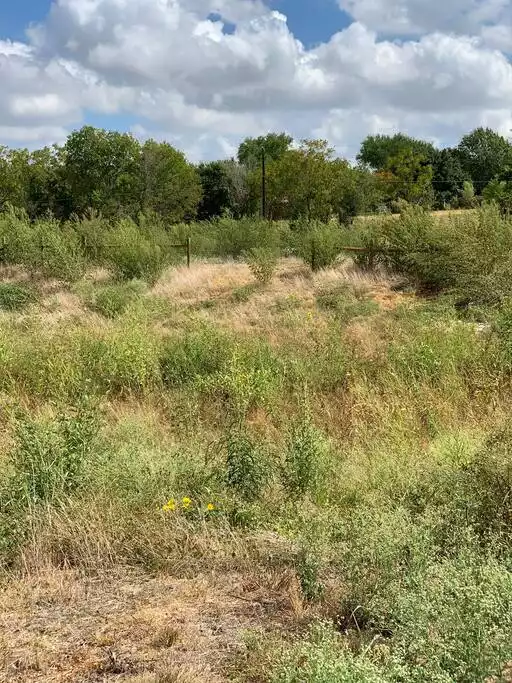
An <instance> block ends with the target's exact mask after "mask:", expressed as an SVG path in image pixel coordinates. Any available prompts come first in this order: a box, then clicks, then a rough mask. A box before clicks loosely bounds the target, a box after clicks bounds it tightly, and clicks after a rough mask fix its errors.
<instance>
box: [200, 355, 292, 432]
mask: <svg viewBox="0 0 512 683" xmlns="http://www.w3.org/2000/svg"><path fill="white" fill-rule="evenodd" d="M283 376H284V370H283V367H282V365H281V362H280V360H279V358H278V357H277V356H276V355H275V353H274V352H273V350H272V349H271V348H270V346H269V345H267V344H264V343H259V342H256V343H254V344H246V345H244V346H242V345H241V344H240V345H235V346H233V347H231V349H230V355H229V359H228V361H227V363H226V364H225V366H224V367H223V368H222V369H221V370H220V371H219V372H216V373H215V374H213V375H211V376H209V377H206V378H204V379H203V380H201V381H200V382H198V387H199V388H200V389H201V390H203V391H204V392H205V393H207V394H213V395H214V396H217V397H218V398H219V399H221V400H222V401H223V402H224V403H225V405H226V408H227V409H228V410H229V413H230V415H231V416H232V417H233V418H234V419H235V420H236V421H238V422H241V421H242V420H243V419H244V418H245V417H246V416H247V414H248V412H249V411H250V410H251V409H253V408H256V407H264V408H267V409H272V408H273V406H274V404H275V400H276V398H277V396H278V394H279V391H280V389H281V388H282V382H283Z"/></svg>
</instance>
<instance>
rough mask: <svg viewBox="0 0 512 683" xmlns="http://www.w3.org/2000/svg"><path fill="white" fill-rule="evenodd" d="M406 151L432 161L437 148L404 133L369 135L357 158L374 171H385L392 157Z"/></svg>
mask: <svg viewBox="0 0 512 683" xmlns="http://www.w3.org/2000/svg"><path fill="white" fill-rule="evenodd" d="M404 152H412V153H414V154H415V155H421V156H423V157H424V158H425V159H427V160H429V161H432V160H433V159H434V157H435V154H436V148H435V147H434V145H432V144H431V143H430V142H425V141H424V140H417V139H416V138H411V137H409V136H408V135H404V134H403V133H397V134H396V135H369V136H368V137H367V138H366V139H365V140H364V141H363V143H362V145H361V150H360V152H359V154H358V155H357V160H358V161H359V162H361V163H362V164H365V165H366V166H369V167H370V168H372V169H373V170H374V171H383V170H385V169H386V168H387V167H388V166H389V162H390V159H392V158H394V157H397V156H399V155H401V154H403V153H404Z"/></svg>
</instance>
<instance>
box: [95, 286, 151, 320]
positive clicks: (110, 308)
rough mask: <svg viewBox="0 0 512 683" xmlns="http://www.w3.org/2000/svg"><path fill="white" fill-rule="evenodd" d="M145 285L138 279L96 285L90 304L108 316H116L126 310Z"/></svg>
mask: <svg viewBox="0 0 512 683" xmlns="http://www.w3.org/2000/svg"><path fill="white" fill-rule="evenodd" d="M144 289H145V285H144V283H143V282H140V281H138V280H132V281H131V282H123V283H117V284H110V285H100V286H98V287H96V288H95V289H94V290H93V291H92V293H91V296H90V299H89V302H88V303H89V306H90V307H91V308H92V309H93V310H95V311H97V312H98V313H101V314H102V315H104V316H105V317H106V318H116V317H118V316H119V315H121V314H122V313H124V312H125V311H126V309H127V308H128V307H129V306H130V304H132V303H133V302H134V301H136V300H137V299H139V298H140V297H141V295H142V293H143V292H144Z"/></svg>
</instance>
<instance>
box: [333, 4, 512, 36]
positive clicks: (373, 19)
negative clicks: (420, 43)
mask: <svg viewBox="0 0 512 683" xmlns="http://www.w3.org/2000/svg"><path fill="white" fill-rule="evenodd" d="M338 4H339V6H340V8H341V9H343V10H344V11H345V12H347V13H348V14H350V15H351V16H352V17H354V19H355V20H356V21H360V22H362V23H364V24H365V25H366V26H368V27H369V28H372V29H374V30H376V31H379V32H380V33H388V34H394V35H414V34H416V35H422V34H425V33H432V32H436V31H442V32H444V33H457V34H460V35H463V34H467V35H477V34H479V33H480V30H481V28H482V27H484V28H485V27H487V26H509V25H510V24H511V22H512V7H511V4H510V0H431V1H430V2H426V1H425V0H338Z"/></svg>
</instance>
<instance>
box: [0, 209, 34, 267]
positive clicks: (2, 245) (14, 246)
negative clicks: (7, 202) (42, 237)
mask: <svg viewBox="0 0 512 683" xmlns="http://www.w3.org/2000/svg"><path fill="white" fill-rule="evenodd" d="M36 252H37V247H36V241H35V239H34V230H33V227H32V225H31V223H30V221H29V218H28V215H27V214H26V213H25V212H24V211H21V210H19V209H14V208H9V209H8V210H7V211H4V212H3V213H1V214H0V262H1V263H5V264H8V265H30V264H32V263H34V261H35V259H36Z"/></svg>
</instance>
